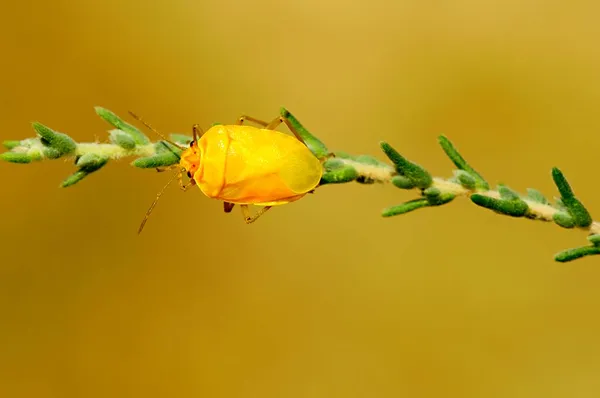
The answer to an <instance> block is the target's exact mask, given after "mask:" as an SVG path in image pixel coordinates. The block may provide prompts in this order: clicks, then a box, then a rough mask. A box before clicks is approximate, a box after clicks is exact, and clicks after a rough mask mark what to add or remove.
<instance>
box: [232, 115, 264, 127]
mask: <svg viewBox="0 0 600 398" xmlns="http://www.w3.org/2000/svg"><path fill="white" fill-rule="evenodd" d="M245 122H252V123H256V124H258V125H260V126H263V127H267V126H268V125H269V123H267V122H265V121H264V120H260V119H257V118H255V117H252V116H248V115H242V116H240V117H238V119H237V121H236V122H235V124H237V125H238V126H241V125H243V124H244V123H245Z"/></svg>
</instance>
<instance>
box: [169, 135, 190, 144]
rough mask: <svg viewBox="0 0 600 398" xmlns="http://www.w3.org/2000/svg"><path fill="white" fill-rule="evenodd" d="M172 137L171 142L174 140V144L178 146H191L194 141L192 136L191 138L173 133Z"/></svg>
mask: <svg viewBox="0 0 600 398" xmlns="http://www.w3.org/2000/svg"><path fill="white" fill-rule="evenodd" d="M170 136H171V140H173V142H175V143H177V144H181V145H185V146H189V145H190V142H192V140H193V139H194V138H193V137H192V136H189V135H186V134H178V133H173V134H171V135H170Z"/></svg>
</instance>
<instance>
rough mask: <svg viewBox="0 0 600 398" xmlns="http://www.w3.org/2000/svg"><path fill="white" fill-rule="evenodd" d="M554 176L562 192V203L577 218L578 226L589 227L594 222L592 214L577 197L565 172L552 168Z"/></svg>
mask: <svg viewBox="0 0 600 398" xmlns="http://www.w3.org/2000/svg"><path fill="white" fill-rule="evenodd" d="M552 178H553V179H554V183H555V184H556V187H557V188H558V191H559V192H560V196H561V200H562V203H563V204H564V205H565V207H566V208H567V210H568V211H569V214H571V216H573V220H575V225H576V226H578V227H589V226H590V225H591V224H592V216H590V213H589V212H588V211H587V209H586V208H585V206H583V204H582V203H581V202H580V201H579V200H578V199H577V198H576V197H575V195H574V194H573V190H572V189H571V186H570V185H569V183H568V182H567V179H566V178H565V176H564V175H563V173H562V172H561V171H560V170H559V169H558V168H556V167H554V168H553V169H552Z"/></svg>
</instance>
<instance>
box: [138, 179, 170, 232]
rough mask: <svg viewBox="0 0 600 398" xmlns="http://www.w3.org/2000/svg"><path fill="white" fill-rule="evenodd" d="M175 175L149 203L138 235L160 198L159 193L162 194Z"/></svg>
mask: <svg viewBox="0 0 600 398" xmlns="http://www.w3.org/2000/svg"><path fill="white" fill-rule="evenodd" d="M176 177H177V175H174V176H173V178H171V179H170V180H169V182H167V185H165V186H164V187H163V189H161V190H160V192H159V193H158V194H156V199H154V202H152V204H151V205H150V208H149V209H148V211H147V212H146V215H145V216H144V219H143V220H142V224H141V225H140V228H139V229H138V235H139V234H141V233H142V229H144V226H145V225H146V221H148V218H149V217H150V214H151V213H152V210H154V207H155V206H156V204H157V203H158V200H159V199H160V197H161V195H162V194H163V192H165V190H166V189H167V187H168V186H169V185H171V183H172V182H173V181H174V180H175V178H176Z"/></svg>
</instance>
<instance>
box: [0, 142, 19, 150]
mask: <svg viewBox="0 0 600 398" xmlns="http://www.w3.org/2000/svg"><path fill="white" fill-rule="evenodd" d="M2 145H4V147H5V148H6V149H8V150H11V149H14V148H16V147H18V146H21V141H12V140H9V141H4V142H3V143H2Z"/></svg>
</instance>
